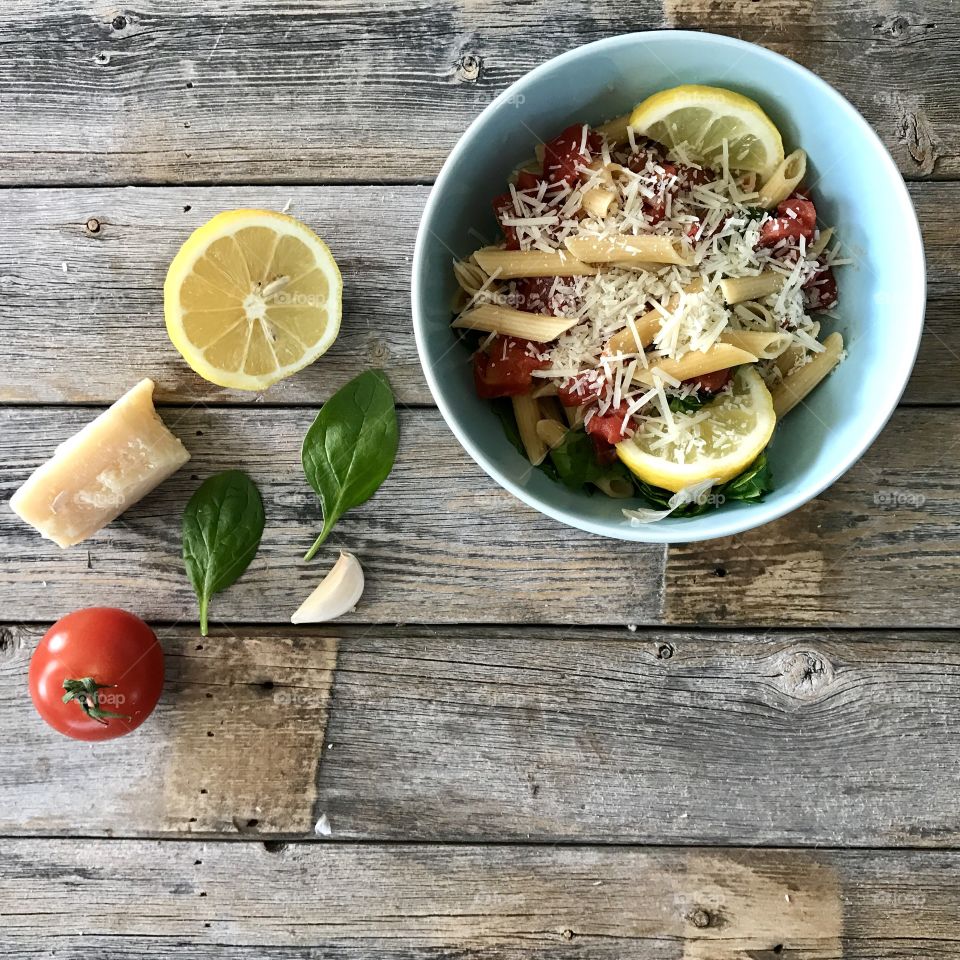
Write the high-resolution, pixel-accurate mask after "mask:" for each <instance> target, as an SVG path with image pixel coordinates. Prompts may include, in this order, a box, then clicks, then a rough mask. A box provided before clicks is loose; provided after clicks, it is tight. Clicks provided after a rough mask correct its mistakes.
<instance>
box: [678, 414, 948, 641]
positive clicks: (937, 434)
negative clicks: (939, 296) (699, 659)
mask: <svg viewBox="0 0 960 960" xmlns="http://www.w3.org/2000/svg"><path fill="white" fill-rule="evenodd" d="M958 452H960V423H958V421H957V416H956V414H955V413H954V412H953V411H952V410H950V409H912V410H905V409H901V410H900V411H899V412H898V413H896V414H895V415H894V419H893V421H892V423H891V424H890V425H888V426H887V428H886V429H885V430H884V431H883V432H882V433H881V435H880V437H879V439H878V440H877V441H876V442H875V443H874V445H873V446H872V447H871V449H870V451H869V452H868V453H867V455H866V456H865V457H864V459H863V460H862V461H861V462H860V463H859V464H858V465H857V466H856V467H854V468H853V469H852V470H851V471H850V472H849V473H848V474H846V475H845V476H844V477H842V478H841V479H840V480H839V481H837V483H835V484H834V485H833V486H832V487H830V488H829V489H828V490H827V491H826V492H825V493H823V494H822V495H821V496H820V497H818V498H817V499H816V500H814V501H813V502H811V503H809V504H807V505H806V506H804V507H802V508H801V509H799V510H796V511H795V512H793V513H791V514H789V515H787V516H786V517H784V518H783V519H781V520H778V521H775V522H774V523H770V524H766V525H765V526H762V527H759V528H757V529H755V530H750V531H748V532H747V533H744V534H741V535H739V536H735V537H729V538H725V539H722V540H713V541H710V542H707V543H701V544H685V545H681V544H678V545H675V546H672V547H670V549H669V551H668V561H667V577H666V583H667V587H666V590H665V594H664V595H665V609H664V617H665V620H666V621H667V622H672V623H695V624H696V623H699V624H710V625H720V624H723V625H730V626H732V625H737V624H765V625H770V626H786V625H796V626H808V627H815V628H829V627H831V626H847V627H852V626H877V627H883V626H892V625H902V626H912V627H920V626H945V627H956V625H957V623H958V622H960V594H958V592H957V569H956V564H957V556H958V548H960V500H958V498H957V494H956V492H955V485H956V483H957V457H958Z"/></svg>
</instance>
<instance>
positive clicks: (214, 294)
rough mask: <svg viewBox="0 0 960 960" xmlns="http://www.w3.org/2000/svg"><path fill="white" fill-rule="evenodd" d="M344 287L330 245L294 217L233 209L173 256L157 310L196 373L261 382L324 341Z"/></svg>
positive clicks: (292, 367) (291, 368) (319, 350)
mask: <svg viewBox="0 0 960 960" xmlns="http://www.w3.org/2000/svg"><path fill="white" fill-rule="evenodd" d="M342 295H343V281H342V279H341V277H340V270H339V269H338V267H337V264H336V261H335V260H334V259H333V255H332V254H331V253H330V249H329V248H328V247H327V245H326V244H325V243H324V242H323V241H322V240H321V239H320V238H319V237H318V236H317V235H316V234H315V233H314V232H313V231H312V230H310V229H309V228H308V227H306V226H304V225H303V224H302V223H300V221H299V220H294V218H293V217H288V216H285V215H284V214H282V213H275V212H273V211H272V210H230V211H228V212H226V213H220V214H218V215H217V216H215V217H214V218H213V219H212V220H209V221H208V222H207V223H205V224H203V226H201V227H198V228H197V229H196V230H194V232H193V233H192V234H190V236H189V237H188V238H187V241H186V242H185V243H184V245H183V246H182V247H181V248H180V250H179V252H178V253H177V255H176V256H175V257H174V258H173V262H172V263H171V264H170V269H169V270H168V271H167V279H166V281H165V282H164V285H163V310H164V317H165V318H166V322H167V333H168V334H169V335H170V339H171V340H172V341H173V345H174V346H175V347H176V348H177V350H179V351H180V353H181V354H182V355H183V358H184V360H186V361H187V363H189V364H190V366H191V367H192V368H193V369H194V370H195V371H196V372H197V373H199V374H200V376H201V377H203V378H204V379H206V380H209V381H210V382H211V383H216V384H219V385H220V386H222V387H232V388H234V389H237V390H265V389H266V388H267V387H269V386H270V385H271V384H273V383H276V382H277V381H278V380H282V379H283V378H284V377H289V376H290V375H291V374H292V373H296V372H297V371H298V370H301V369H302V368H303V367H305V366H307V365H308V364H310V363H313V361H314V360H316V359H317V357H319V356H321V355H322V354H324V353H325V352H326V351H327V350H328V349H329V347H330V345H331V344H332V343H333V341H334V340H335V339H336V338H337V333H338V331H339V330H340V313H341V303H342Z"/></svg>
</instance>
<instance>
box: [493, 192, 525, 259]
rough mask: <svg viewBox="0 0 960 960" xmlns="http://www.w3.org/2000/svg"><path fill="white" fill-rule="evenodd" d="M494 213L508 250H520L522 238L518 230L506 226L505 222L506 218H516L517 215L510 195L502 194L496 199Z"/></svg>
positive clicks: (494, 199)
mask: <svg viewBox="0 0 960 960" xmlns="http://www.w3.org/2000/svg"><path fill="white" fill-rule="evenodd" d="M493 212H494V213H495V214H496V215H497V220H498V221H499V223H500V229H501V230H502V231H503V239H504V241H505V243H506V248H507V249H508V250H519V249H520V238H519V237H518V236H517V228H516V227H509V226H506V225H505V224H504V222H503V220H504V217H515V216H516V215H517V211H516V210H514V209H513V197H512V196H511V195H510V194H509V193H501V194H500V196H499V197H494V198H493Z"/></svg>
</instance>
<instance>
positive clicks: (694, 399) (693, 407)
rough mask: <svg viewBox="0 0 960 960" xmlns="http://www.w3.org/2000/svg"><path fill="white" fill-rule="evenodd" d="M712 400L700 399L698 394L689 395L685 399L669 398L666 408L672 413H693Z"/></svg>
mask: <svg viewBox="0 0 960 960" xmlns="http://www.w3.org/2000/svg"><path fill="white" fill-rule="evenodd" d="M712 399H713V398H712V397H703V398H701V397H700V396H699V395H698V394H696V393H691V394H690V395H689V396H686V397H671V398H670V400H669V402H668V406H669V407H670V409H671V410H672V411H673V412H674V413H694V412H696V411H697V410H699V409H700V408H701V407H702V406H703V405H704V404H705V403H707V401H708V400H712Z"/></svg>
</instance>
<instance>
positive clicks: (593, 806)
mask: <svg viewBox="0 0 960 960" xmlns="http://www.w3.org/2000/svg"><path fill="white" fill-rule="evenodd" d="M41 633H42V630H41V628H39V627H22V626H16V625H14V626H11V627H5V628H2V629H0V641H2V645H0V656H2V658H3V659H2V660H0V724H2V725H3V727H4V728H5V729H10V730H13V729H15V730H17V736H16V737H15V738H10V739H9V741H8V744H7V747H6V749H5V753H4V763H3V766H2V769H0V834H25V835H30V836H37V835H49V834H65V835H69V834H80V835H84V836H91V835H116V836H149V837H158V836H159V837H163V836H167V837H169V836H176V835H179V836H182V835H184V834H200V835H205V836H238V835H241V834H242V835H246V836H257V835H259V836H262V837H264V838H271V837H272V838H274V839H275V838H277V837H301V838H302V837H304V836H312V835H313V833H314V828H315V824H316V823H317V821H318V820H319V819H320V818H321V817H326V821H325V822H326V824H327V825H328V827H329V829H330V831H331V832H332V837H333V839H334V840H341V839H359V840H384V839H388V840H424V841H428V840H429V841H435V840H443V841H448V842H457V841H474V842H490V841H505V840H510V841H518V840H519V841H522V840H537V841H550V842H558V841H571V840H576V841H580V842H606V843H623V842H629V843H638V842H642V843H675V844H689V843H717V844H721V845H728V844H736V843H744V844H758V843H761V844H800V845H810V844H816V845H844V846H847V845H850V846H869V845H882V846H903V845H906V846H930V847H939V846H956V845H957V843H958V840H960V830H958V827H957V822H956V815H955V813H956V792H957V783H958V780H960V761H958V760H957V754H958V750H957V745H958V743H960V719H958V716H957V710H956V702H957V700H958V698H960V650H958V646H957V643H956V635H955V634H954V633H928V632H917V633H910V634H891V633H887V632H884V633H875V632H865V633H843V634H839V635H835V634H832V633H830V632H829V631H818V632H816V633H810V632H808V633H788V632H770V633H765V634H714V633H708V634H697V633H689V632H678V631H664V630H658V631H643V630H640V631H637V632H636V633H630V632H628V631H626V630H618V631H613V630H583V629H580V630H573V629H566V630H557V628H550V627H531V628H528V629H517V628H510V629H507V628H498V627H485V628H482V629H478V628H444V629H443V630H440V631H434V630H428V629H424V628H397V627H373V628H359V627H327V628H313V629H305V628H296V629H293V628H289V627H288V628H266V627H253V628H238V629H236V630H225V629H218V630H216V631H215V633H214V635H213V636H211V637H209V638H207V639H206V640H200V638H198V637H197V635H196V632H195V630H194V629H192V628H190V627H187V626H182V627H174V628H162V629H160V630H159V633H160V635H161V637H162V641H163V644H164V648H165V651H166V656H167V686H166V692H165V695H164V698H163V700H162V702H161V704H160V707H159V708H158V712H157V714H156V716H155V717H153V718H151V720H149V721H148V722H147V723H146V724H145V725H144V726H143V727H141V728H140V729H139V730H138V731H137V732H136V733H135V734H134V735H132V736H129V737H125V738H123V739H121V740H119V741H112V742H110V743H108V744H102V745H95V746H85V745H80V744H77V743H74V742H72V741H69V740H66V739H64V738H63V737H60V736H59V735H57V734H55V733H53V732H52V731H50V730H49V729H47V728H46V727H45V726H44V725H43V724H42V722H41V721H40V719H39V718H38V717H36V716H35V715H34V712H33V710H32V708H31V706H30V703H29V700H28V697H27V685H26V674H27V667H28V663H29V657H30V654H31V653H32V651H33V649H34V647H35V645H36V642H37V640H38V639H39V637H40V635H41ZM334 660H336V678H335V682H334V684H333V688H332V692H331V680H330V678H331V675H332V670H333V666H334ZM878 691H881V693H879V694H878ZM328 713H329V719H328V720H327V715H328ZM78 784H83V802H82V803H81V802H78V796H77V789H78ZM0 860H2V858H0Z"/></svg>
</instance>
